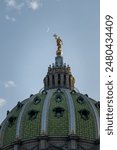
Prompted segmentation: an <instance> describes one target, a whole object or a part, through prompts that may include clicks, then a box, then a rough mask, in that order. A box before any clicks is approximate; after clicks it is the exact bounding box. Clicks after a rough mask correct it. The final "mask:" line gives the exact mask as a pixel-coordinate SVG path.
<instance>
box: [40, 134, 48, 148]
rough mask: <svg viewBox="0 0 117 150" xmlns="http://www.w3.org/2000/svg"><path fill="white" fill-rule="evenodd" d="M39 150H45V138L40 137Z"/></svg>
mask: <svg viewBox="0 0 117 150" xmlns="http://www.w3.org/2000/svg"><path fill="white" fill-rule="evenodd" d="M39 149H40V150H46V149H47V136H44V135H43V136H41V137H40V146H39Z"/></svg>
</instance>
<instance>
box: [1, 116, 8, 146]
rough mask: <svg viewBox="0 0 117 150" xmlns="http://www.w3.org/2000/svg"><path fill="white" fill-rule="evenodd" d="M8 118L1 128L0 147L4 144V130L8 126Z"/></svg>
mask: <svg viewBox="0 0 117 150" xmlns="http://www.w3.org/2000/svg"><path fill="white" fill-rule="evenodd" d="M7 121H8V120H7V118H6V119H5V120H4V121H3V123H2V124H1V129H0V147H2V146H3V138H4V133H5V132H4V131H5V129H6V127H7Z"/></svg>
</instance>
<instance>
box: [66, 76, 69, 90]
mask: <svg viewBox="0 0 117 150" xmlns="http://www.w3.org/2000/svg"><path fill="white" fill-rule="evenodd" d="M66 88H69V75H66Z"/></svg>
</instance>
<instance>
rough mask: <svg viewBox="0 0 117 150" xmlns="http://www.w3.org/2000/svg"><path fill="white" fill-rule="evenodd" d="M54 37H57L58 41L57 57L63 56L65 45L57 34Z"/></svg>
mask: <svg viewBox="0 0 117 150" xmlns="http://www.w3.org/2000/svg"><path fill="white" fill-rule="evenodd" d="M53 36H54V37H55V40H56V43H57V47H58V48H57V51H56V54H57V56H61V54H62V50H61V45H63V41H62V40H61V38H60V37H59V36H57V35H56V34H54V35H53Z"/></svg>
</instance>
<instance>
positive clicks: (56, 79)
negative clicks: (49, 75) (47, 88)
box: [54, 74, 58, 87]
mask: <svg viewBox="0 0 117 150" xmlns="http://www.w3.org/2000/svg"><path fill="white" fill-rule="evenodd" d="M54 78H55V87H58V74H55V76H54Z"/></svg>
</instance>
